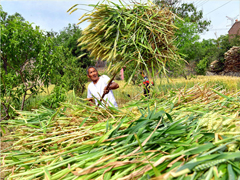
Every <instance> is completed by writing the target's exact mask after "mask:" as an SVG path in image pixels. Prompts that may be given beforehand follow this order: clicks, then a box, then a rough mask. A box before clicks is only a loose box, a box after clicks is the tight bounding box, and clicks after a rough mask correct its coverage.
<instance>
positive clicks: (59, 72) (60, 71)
mask: <svg viewBox="0 0 240 180" xmlns="http://www.w3.org/2000/svg"><path fill="white" fill-rule="evenodd" d="M48 34H49V35H50V36H54V42H55V46H59V47H62V48H63V57H62V58H61V63H59V66H58V67H57V68H56V73H55V77H54V78H53V79H52V83H54V84H56V85H59V86H63V87H65V88H66V89H67V90H71V89H74V90H75V92H76V93H77V94H78V95H80V94H82V93H83V92H84V90H85V89H86V87H85V83H86V82H87V74H86V68H87V67H88V66H90V65H93V61H92V59H91V58H89V53H88V51H87V50H81V46H78V41H77V40H78V38H79V37H81V34H82V31H81V29H79V27H78V26H76V25H75V24H73V25H71V24H68V27H65V28H64V29H63V30H62V31H60V33H54V32H48Z"/></svg>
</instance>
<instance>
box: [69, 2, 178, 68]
mask: <svg viewBox="0 0 240 180" xmlns="http://www.w3.org/2000/svg"><path fill="white" fill-rule="evenodd" d="M107 2H108V4H98V5H95V6H94V9H93V10H92V11H91V12H89V13H85V14H84V15H83V16H82V17H81V18H80V19H79V20H80V22H79V23H78V24H80V23H83V22H84V21H89V22H90V25H89V26H88V27H87V28H85V29H84V30H83V32H82V36H81V37H80V38H79V40H78V41H79V45H85V46H84V47H83V49H87V50H89V51H90V52H91V56H93V57H95V58H96V59H101V60H106V61H107V62H109V66H108V67H109V68H111V70H112V71H114V72H118V71H119V70H120V69H121V68H122V67H123V66H127V64H128V63H130V62H131V63H135V65H136V70H137V69H139V67H141V68H143V67H145V68H146V69H147V70H148V69H149V68H155V69H158V70H165V69H164V66H165V63H166V62H167V61H173V62H177V61H179V60H180V59H181V58H180V56H179V55H177V50H176V48H175V47H174V45H173V41H174V33H175V30H176V29H177V28H176V27H175V26H174V20H175V18H177V16H176V15H175V14H173V13H172V12H171V11H170V10H169V9H168V8H163V7H159V6H157V5H155V4H152V3H150V2H149V3H148V4H141V3H140V4H139V3H134V4H133V5H124V4H123V3H122V2H121V1H119V2H120V3H121V5H118V4H115V3H113V2H109V1H107ZM76 6H77V5H74V6H73V7H72V8H70V9H69V11H68V12H70V13H72V12H74V11H76V10H77V9H78V8H76ZM112 65H114V66H112Z"/></svg>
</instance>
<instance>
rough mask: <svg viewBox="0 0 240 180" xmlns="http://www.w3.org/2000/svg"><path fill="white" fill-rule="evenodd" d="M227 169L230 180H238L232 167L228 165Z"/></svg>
mask: <svg viewBox="0 0 240 180" xmlns="http://www.w3.org/2000/svg"><path fill="white" fill-rule="evenodd" d="M227 169H228V179H229V180H235V179H236V175H235V173H234V172H233V169H232V165H231V164H228V166H227Z"/></svg>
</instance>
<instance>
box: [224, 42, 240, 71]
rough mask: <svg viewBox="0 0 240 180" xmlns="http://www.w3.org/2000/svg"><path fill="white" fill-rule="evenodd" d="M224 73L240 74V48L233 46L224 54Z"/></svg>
mask: <svg viewBox="0 0 240 180" xmlns="http://www.w3.org/2000/svg"><path fill="white" fill-rule="evenodd" d="M224 59H225V60H226V61H225V64H224V72H240V47H238V46H233V47H232V48H231V49H229V50H228V51H227V52H226V53H225V54H224Z"/></svg>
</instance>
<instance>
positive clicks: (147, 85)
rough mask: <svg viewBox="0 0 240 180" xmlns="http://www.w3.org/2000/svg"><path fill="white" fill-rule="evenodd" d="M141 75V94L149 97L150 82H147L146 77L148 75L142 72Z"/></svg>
mask: <svg viewBox="0 0 240 180" xmlns="http://www.w3.org/2000/svg"><path fill="white" fill-rule="evenodd" d="M141 75H142V77H143V95H144V96H145V97H149V93H150V82H149V79H148V77H147V76H146V75H144V72H142V73H141ZM141 85H142V83H141V84H139V86H141ZM152 85H154V84H153V82H152Z"/></svg>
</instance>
